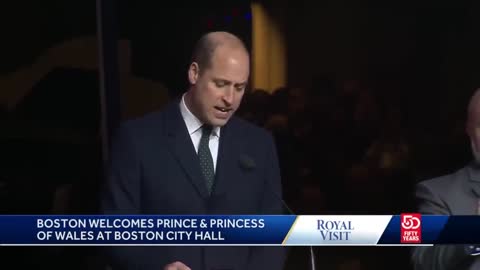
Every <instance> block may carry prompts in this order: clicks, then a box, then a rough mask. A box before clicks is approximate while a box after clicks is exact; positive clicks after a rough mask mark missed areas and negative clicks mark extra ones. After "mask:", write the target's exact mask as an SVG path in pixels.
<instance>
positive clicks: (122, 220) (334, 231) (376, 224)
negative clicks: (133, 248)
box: [0, 214, 480, 246]
mask: <svg viewBox="0 0 480 270" xmlns="http://www.w3.org/2000/svg"><path fill="white" fill-rule="evenodd" d="M479 228H480V216H433V215H420V214H402V215H381V216H373V215H370V216H361V215H351V216H348V215H339V216H334V215H326V216H320V215H298V216H295V215H265V216H260V215H250V216H157V215H150V216H102V215H89V216H76V215H75V216H74V215H65V216H54V215H46V216H26V215H4V216H0V245H3V246H9V245H99V246H100V245H268V246H328V245H344V246H351V245H358V246H362V245H363V246H366V245H373V246H374V245H407V244H409V245H433V244H477V243H480V232H479Z"/></svg>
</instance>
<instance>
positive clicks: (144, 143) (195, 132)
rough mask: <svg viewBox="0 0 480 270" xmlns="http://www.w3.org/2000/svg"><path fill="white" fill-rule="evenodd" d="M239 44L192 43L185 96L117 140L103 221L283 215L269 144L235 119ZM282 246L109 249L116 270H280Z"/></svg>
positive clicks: (220, 40)
mask: <svg viewBox="0 0 480 270" xmlns="http://www.w3.org/2000/svg"><path fill="white" fill-rule="evenodd" d="M249 65H250V64H249V54H248V52H247V49H246V48H245V46H244V44H243V42H242V41H241V40H240V39H238V38H237V37H236V36H234V35H232V34H230V33H226V32H213V33H208V34H206V35H205V36H203V37H202V38H201V39H200V40H199V41H198V43H197V45H196V47H195V49H194V53H193V57H192V62H191V65H190V67H189V70H188V80H189V82H190V88H189V89H188V91H187V92H186V93H185V94H184V95H183V96H182V98H181V99H180V100H177V101H175V102H173V103H171V104H169V105H167V107H166V108H165V109H164V110H163V111H161V112H156V113H152V114H149V115H146V116H144V117H143V118H140V119H136V120H132V121H128V122H126V123H125V124H123V125H122V126H121V128H120V129H119V131H118V132H117V136H115V140H114V141H113V145H112V152H111V156H110V166H109V171H108V172H109V175H108V180H107V183H106V187H105V189H104V192H103V194H102V213H104V214H165V215H171V214H179V215H182V214H185V215H186V214H197V215H203V214H232V215H235V214H281V213H282V202H281V200H280V198H279V197H278V196H280V194H281V193H282V190H281V183H280V174H279V168H278V160H277V153H276V149H275V147H274V143H273V138H272V137H271V136H270V135H269V134H268V133H267V132H266V131H264V130H263V129H261V128H258V127H256V126H254V125H252V124H249V123H247V122H245V121H243V120H241V119H239V118H236V117H235V116H233V114H234V112H235V111H236V110H237V109H238V107H239V105H240V102H241V100H242V97H243V94H244V92H245V87H246V85H247V81H248V78H249ZM284 252H285V250H284V248H282V247H200V246H191V247H186V246H168V247H115V248H111V249H109V250H108V254H109V256H110V262H111V265H112V266H113V268H114V269H117V268H120V269H165V270H175V269H177V270H185V269H193V270H200V269H205V270H215V269H217V270H220V269H224V270H227V269H232V270H233V269H239V270H240V269H242V270H243V269H272V270H280V269H282V267H283V264H284V259H285V253H284Z"/></svg>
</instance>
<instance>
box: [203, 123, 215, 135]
mask: <svg viewBox="0 0 480 270" xmlns="http://www.w3.org/2000/svg"><path fill="white" fill-rule="evenodd" d="M212 130H213V127H212V126H210V125H203V126H202V137H210V134H212Z"/></svg>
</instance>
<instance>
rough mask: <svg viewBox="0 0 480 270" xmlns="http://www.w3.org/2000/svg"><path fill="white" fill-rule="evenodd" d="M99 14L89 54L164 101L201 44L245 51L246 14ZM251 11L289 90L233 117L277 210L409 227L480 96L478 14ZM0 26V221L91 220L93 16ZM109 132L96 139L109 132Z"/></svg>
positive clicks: (28, 19)
mask: <svg viewBox="0 0 480 270" xmlns="http://www.w3.org/2000/svg"><path fill="white" fill-rule="evenodd" d="M104 3H105V5H106V7H108V8H107V9H105V10H104V14H103V17H102V20H104V24H103V25H104V27H105V26H106V29H107V32H105V33H104V36H102V39H106V41H112V40H115V39H122V40H129V41H130V50H131V66H130V67H131V69H132V72H131V74H130V75H131V76H132V77H134V78H136V79H135V80H134V81H135V82H138V81H142V82H145V81H147V82H149V83H151V84H155V83H161V84H162V85H163V86H165V88H163V89H162V90H161V91H164V92H166V93H167V94H166V95H165V96H168V99H171V98H173V97H175V96H178V95H179V94H181V93H183V91H184V90H185V89H186V86H187V84H186V83H187V81H186V70H187V67H188V64H189V63H188V61H189V58H190V52H191V49H192V46H193V43H194V41H196V40H197V39H198V38H199V37H200V36H201V35H202V34H203V33H204V32H206V31H210V30H227V31H231V32H233V33H235V34H237V35H239V36H240V37H241V38H242V39H244V40H245V41H246V44H247V46H248V47H249V48H250V46H251V31H252V30H251V27H252V20H251V13H250V2H249V1H233V2H230V1H228V3H226V2H223V3H222V2H220V1H203V2H202V3H201V4H200V3H197V2H195V3H194V2H192V3H178V2H175V3H167V2H165V3H160V1H126V0H124V1H113V0H110V1H104ZM263 3H264V5H265V7H266V8H267V10H268V11H269V12H270V13H271V15H272V16H273V17H274V18H275V19H276V20H277V21H278V22H279V23H281V24H282V25H283V26H284V31H285V32H284V34H285V37H286V39H285V40H286V47H287V60H288V65H287V70H288V72H287V81H288V83H287V85H285V88H282V89H278V90H277V91H275V93H274V94H268V93H266V92H262V91H261V90H260V89H250V93H248V94H247V96H246V97H245V100H244V104H243V105H242V110H241V111H240V112H239V115H240V116H241V117H244V118H247V119H249V120H251V121H254V122H255V123H257V124H258V125H262V126H264V127H266V128H268V129H269V130H270V131H272V132H273V133H274V135H275V138H276V140H277V146H278V149H279V155H280V162H281V165H282V177H283V184H284V195H285V199H286V201H287V203H288V204H290V205H291V207H292V208H293V209H294V210H295V211H296V212H297V213H298V214H333V213H346V214H399V213H401V212H403V211H414V209H415V207H414V204H413V200H412V192H413V187H414V184H415V183H416V182H418V181H420V180H424V179H427V178H430V177H434V176H438V175H441V174H445V173H449V172H452V171H454V170H456V169H459V168H461V167H462V166H463V165H464V164H465V163H466V162H468V161H469V160H470V158H471V155H470V149H469V142H468V138H467V137H466V135H465V132H464V122H465V114H466V105H467V102H468V98H469V97H470V95H471V94H472V93H473V91H474V90H475V89H476V88H477V87H478V86H479V85H480V83H479V76H478V74H479V69H480V67H479V65H478V63H479V62H480V53H479V50H478V48H479V47H480V42H479V41H480V40H479V39H480V36H479V35H478V33H479V32H480V31H479V30H480V29H479V27H480V22H479V20H480V19H479V17H478V16H476V15H477V14H478V12H479V11H480V3H479V2H478V1H473V0H472V1H467V0H465V1H454V2H453V1H446V0H441V1H423V2H418V1H401V2H385V1H376V0H370V1H362V2H358V1H354V0H341V1H338V0H336V1H333V0H327V1H307V0H297V1H288V0H284V1H263ZM0 25H1V27H2V30H3V31H2V41H1V42H0V44H1V45H0V46H1V47H0V59H1V61H0V91H1V93H0V98H1V100H0V102H1V103H0V126H1V127H2V128H1V132H0V147H1V149H2V151H1V154H0V155H1V160H0V161H1V162H0V164H1V165H0V182H1V185H0V201H1V203H0V208H1V210H2V212H3V213H8V214H48V213H72V214H73V213H94V212H95V210H96V207H97V197H96V195H97V192H98V186H99V184H100V182H101V180H102V174H103V166H102V141H101V136H102V129H101V123H102V122H101V114H100V113H101V109H100V108H101V100H100V96H101V95H100V89H101V88H100V86H99V83H100V81H99V78H101V77H100V73H99V67H100V69H101V68H102V66H101V65H98V64H99V63H100V62H99V60H100V57H99V55H98V49H99V48H98V47H97V44H98V43H97V42H98V40H97V37H96V35H97V16H96V3H95V1H91V0H88V1H73V2H72V1H53V0H49V1H33V0H32V1H16V2H13V1H8V2H5V3H3V4H2V8H1V9H0ZM72 39H74V42H73V43H69V44H70V45H69V46H65V44H67V43H68V42H69V41H71V40H72ZM79 40H83V42H82V41H79ZM85 40H89V41H88V42H86V41H85ZM62 44H63V45H62ZM71 44H73V45H71ZM104 44H107V46H106V48H105V49H106V50H109V49H115V50H116V49H117V48H116V47H115V46H112V45H111V44H112V43H108V42H106V43H105V42H104ZM123 53H125V52H124V51H122V52H121V53H120V55H119V58H122V54H123ZM110 56H111V55H110ZM109 59H111V58H109ZM112 61H113V62H111V61H108V62H107V63H105V67H106V68H107V69H112V68H113V69H115V66H116V65H115V62H116V61H117V59H113V60H112ZM110 72H111V73H109V74H110V75H111V76H110V77H108V78H107V79H108V80H109V82H110V84H108V86H109V87H110V86H112V87H114V88H115V85H116V84H115V82H113V83H112V81H115V80H116V81H117V85H118V84H120V86H121V87H122V86H123V85H122V84H124V83H123V81H122V79H123V77H122V76H124V74H123V73H116V72H112V71H111V70H110ZM134 86H135V85H134ZM138 87H139V89H140V88H141V87H142V85H140V84H138ZM114 90H115V89H114ZM139 91H140V90H139ZM158 91H160V90H158ZM19 93H21V94H19ZM134 93H136V92H134ZM17 94H18V95H17ZM150 94H151V95H152V96H153V95H155V94H156V93H153V92H152V93H150ZM13 96H18V98H16V99H15V98H12V97H13ZM147 97H148V96H147ZM123 102H125V101H123ZM162 102H163V101H162ZM162 102H159V103H158V104H157V105H152V106H151V107H149V108H152V109H153V108H155V109H158V108H160V107H161V105H160V104H163V103H162ZM140 105H141V102H140ZM110 108H111V107H110ZM107 112H108V110H107ZM109 113H112V114H113V115H114V116H115V112H111V111H110V112H109ZM109 119H110V120H111V121H113V122H114V123H113V124H112V125H110V127H111V126H115V122H116V121H119V120H120V119H118V118H115V117H112V118H109ZM275 119H277V120H278V119H280V120H279V121H275ZM279 122H280V124H279ZM282 123H283V124H282ZM405 149H407V150H405ZM385 160H390V162H388V161H385ZM391 160H394V161H391ZM385 164H386V165H385ZM392 164H393V165H392ZM1 252H2V253H1V254H2V255H3V256H4V258H5V260H4V262H7V261H9V260H7V259H6V258H9V259H11V260H12V261H14V262H15V263H17V265H18V266H32V265H37V266H38V265H40V267H41V268H45V267H51V268H55V267H58V268H65V267H67V268H68V269H87V268H89V269H97V268H98V269H100V268H101V267H102V261H101V260H100V258H99V257H98V254H97V253H96V250H95V249H93V248H60V247H59V248H48V249H47V248H34V249H33V248H2V249H1ZM316 252H317V255H318V262H319V268H320V269H385V268H390V269H394V268H395V269H409V268H410V265H409V258H408V249H407V248H398V247H381V248H380V247H355V248H351V247H336V248H333V247H318V248H316ZM14 255H15V256H17V255H22V256H23V257H24V259H22V260H17V259H15V257H13V256H14ZM306 262H307V249H306V248H302V247H295V248H291V249H290V256H289V260H288V262H287V269H305V266H306ZM2 263H3V262H2Z"/></svg>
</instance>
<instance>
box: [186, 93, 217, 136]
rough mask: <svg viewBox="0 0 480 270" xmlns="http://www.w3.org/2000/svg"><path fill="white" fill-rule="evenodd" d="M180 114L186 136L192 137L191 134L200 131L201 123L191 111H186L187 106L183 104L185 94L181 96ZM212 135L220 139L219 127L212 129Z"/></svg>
mask: <svg viewBox="0 0 480 270" xmlns="http://www.w3.org/2000/svg"><path fill="white" fill-rule="evenodd" d="M180 113H181V114H182V117H183V120H184V121H185V124H186V125H187V130H188V134H190V135H192V134H193V133H195V132H197V131H199V130H200V128H201V127H202V126H203V123H202V121H200V119H198V118H197V117H196V116H195V115H194V114H193V113H192V112H191V111H190V109H188V107H187V104H186V103H185V94H183V96H182V100H181V101H180ZM212 134H213V135H214V136H217V137H219V138H220V127H214V128H213V130H212Z"/></svg>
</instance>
